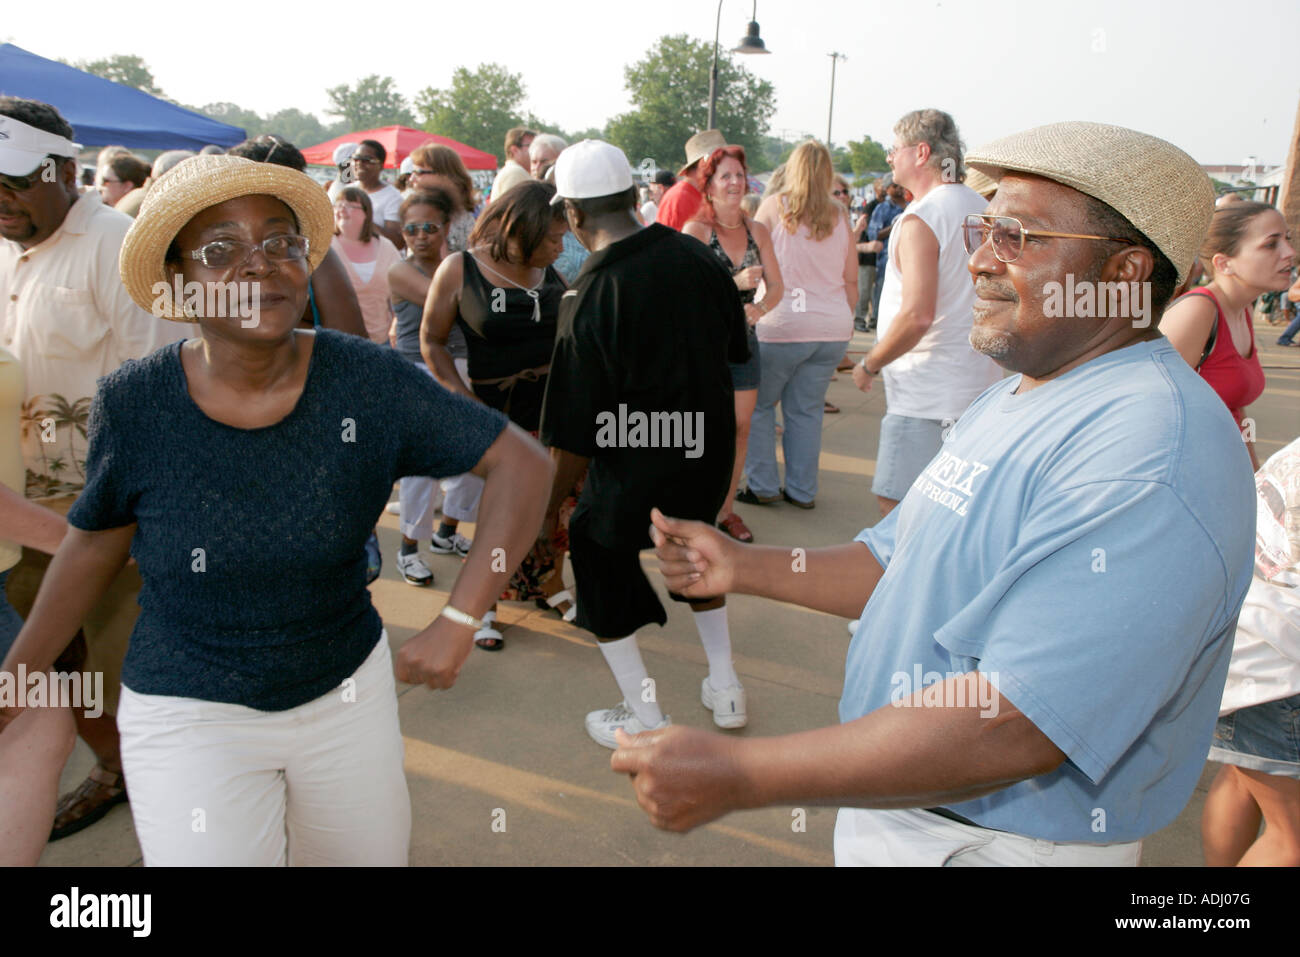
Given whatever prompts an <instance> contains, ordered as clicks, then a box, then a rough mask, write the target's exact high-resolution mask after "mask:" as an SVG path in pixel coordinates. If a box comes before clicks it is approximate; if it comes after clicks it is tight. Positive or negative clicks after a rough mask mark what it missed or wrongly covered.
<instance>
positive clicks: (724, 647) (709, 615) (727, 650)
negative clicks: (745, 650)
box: [695, 605, 740, 691]
mask: <svg viewBox="0 0 1300 957" xmlns="http://www.w3.org/2000/svg"><path fill="white" fill-rule="evenodd" d="M695 627H696V628H698V629H699V630H700V644H702V645H703V646H704V654H705V656H706V657H707V658H708V659H709V684H711V685H713V688H714V690H715V691H722V690H723V689H725V688H730V687H731V686H732V685H738V684H740V676H739V675H737V674H736V667H735V665H733V664H732V662H731V632H730V631H729V630H728V628H727V606H726V605H723V606H722V607H721V608H714V609H712V610H711V611H697V612H695Z"/></svg>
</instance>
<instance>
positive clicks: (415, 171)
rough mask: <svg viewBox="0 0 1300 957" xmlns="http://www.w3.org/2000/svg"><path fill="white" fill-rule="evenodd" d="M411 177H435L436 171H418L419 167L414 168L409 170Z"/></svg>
mask: <svg viewBox="0 0 1300 957" xmlns="http://www.w3.org/2000/svg"><path fill="white" fill-rule="evenodd" d="M411 175H412V176H437V175H438V172H437V170H431V169H420V168H419V167H416V168H415V169H413V170H411Z"/></svg>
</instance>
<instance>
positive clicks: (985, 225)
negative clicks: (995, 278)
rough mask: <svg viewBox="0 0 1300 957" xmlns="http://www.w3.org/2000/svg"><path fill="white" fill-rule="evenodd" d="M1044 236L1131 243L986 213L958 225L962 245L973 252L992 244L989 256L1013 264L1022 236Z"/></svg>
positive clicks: (968, 217) (1018, 253) (1126, 240)
mask: <svg viewBox="0 0 1300 957" xmlns="http://www.w3.org/2000/svg"><path fill="white" fill-rule="evenodd" d="M1027 236H1029V237H1033V238H1036V239H1038V238H1045V239H1097V240H1100V241H1102V242H1107V243H1131V242H1132V240H1130V239H1124V238H1122V237H1119V236H1091V235H1088V234H1086V233H1051V232H1047V231H1046V230H1042V229H1025V227H1024V224H1023V223H1021V222H1020V220H1018V219H1016V218H1015V217H1014V216H987V215H983V214H980V213H971V214H970V215H969V216H967V217H966V219H965V221H964V222H963V223H962V227H961V241H962V245H963V246H965V247H966V252H967V253H969V254H972V255H973V254H974V253H975V250H977V249H979V248H980V247H981V246H983V245H984V244H985V243H986V242H990V241H991V242H992V243H993V255H994V256H996V257H997V259H998V261H999V262H1004V263H1013V262H1015V261H1016V260H1017V259H1019V258H1020V255H1021V253H1023V252H1024V251H1025V237H1027Z"/></svg>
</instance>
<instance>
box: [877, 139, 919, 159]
mask: <svg viewBox="0 0 1300 957" xmlns="http://www.w3.org/2000/svg"><path fill="white" fill-rule="evenodd" d="M920 145H921V144H920V143H909V144H908V145H907V146H891V147H890V148H889V149H887V150H885V158H886V159H888V158H889V157H891V156H894V155H896V154H898V153H901V152H903V150H914V149H916V148H917V147H918V146H920Z"/></svg>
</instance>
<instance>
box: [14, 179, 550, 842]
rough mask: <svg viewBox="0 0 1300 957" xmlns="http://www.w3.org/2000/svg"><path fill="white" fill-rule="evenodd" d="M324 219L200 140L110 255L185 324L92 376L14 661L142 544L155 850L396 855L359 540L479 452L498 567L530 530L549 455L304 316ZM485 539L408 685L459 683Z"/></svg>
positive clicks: (59, 635) (138, 769)
mask: <svg viewBox="0 0 1300 957" xmlns="http://www.w3.org/2000/svg"><path fill="white" fill-rule="evenodd" d="M331 232H332V217H331V213H330V204H329V201H328V199H327V198H326V196H325V193H324V192H323V191H322V190H321V189H320V187H319V186H317V185H316V184H315V183H313V182H312V181H311V180H310V179H308V178H307V177H306V176H304V175H303V174H301V173H298V172H295V171H293V170H289V169H285V168H283V167H278V166H273V165H270V164H265V163H253V162H250V161H248V160H245V159H242V158H238V157H230V156H200V157H195V158H193V159H190V160H186V161H185V162H184V163H182V164H180V165H179V166H177V167H176V168H175V169H174V170H172V171H171V173H169V174H168V175H167V177H165V178H164V179H163V180H161V181H160V182H159V184H158V186H157V187H156V188H155V189H154V190H153V191H151V192H150V195H149V197H148V198H147V199H146V200H145V203H144V206H143V208H142V209H141V211H140V215H139V217H138V218H137V219H136V221H135V223H134V225H133V226H132V228H131V231H130V232H129V233H128V234H127V237H126V240H125V241H124V243H123V246H122V256H121V272H122V279H123V282H124V284H125V286H126V288H127V290H128V292H129V293H130V294H131V296H132V298H134V299H135V301H136V302H138V303H140V304H141V305H142V306H145V307H149V308H151V309H153V310H154V312H155V314H156V315H159V316H161V317H163V318H166V319H172V320H177V321H190V322H193V323H194V324H195V331H196V333H197V336H196V337H195V338H193V339H189V340H186V341H184V342H183V343H177V344H176V345H174V346H170V347H167V348H165V349H160V350H159V351H157V352H155V353H153V354H152V355H150V356H148V357H147V358H145V359H143V360H141V361H139V362H132V363H127V364H126V365H125V366H123V367H122V368H121V369H120V370H118V371H117V372H115V373H113V374H112V375H110V376H107V377H106V378H104V379H103V380H101V383H100V390H99V393H98V395H97V396H96V399H95V406H94V411H93V412H92V415H91V427H90V436H89V442H90V451H89V456H88V460H87V482H86V490H85V492H84V493H83V494H82V497H81V498H80V499H78V502H77V505H76V506H75V507H74V509H73V511H72V513H71V514H70V515H69V516H68V518H69V524H70V528H69V531H68V535H67V537H66V538H65V539H64V541H63V544H62V545H61V546H60V548H59V551H58V553H57V555H56V556H55V558H54V561H53V563H52V564H51V566H50V570H49V573H48V574H47V576H46V579H45V583H44V586H43V588H42V590H41V593H40V595H39V597H38V598H37V601H36V605H35V607H34V609H33V611H32V614H31V616H30V618H29V619H28V621H27V624H26V625H25V626H24V628H23V631H22V633H21V634H20V635H19V637H18V640H17V642H16V643H15V645H14V647H13V649H12V651H11V652H10V654H9V656H8V658H7V659H6V663H5V664H6V667H9V668H16V667H17V666H20V665H25V666H26V667H27V670H28V671H29V672H32V671H41V670H45V669H48V668H49V666H50V664H51V662H53V661H54V658H55V656H56V655H57V653H58V652H59V650H60V649H61V648H62V647H63V646H64V645H65V644H66V643H67V641H68V640H69V639H70V638H71V637H72V635H73V633H74V632H75V631H76V629H77V626H78V624H79V622H80V621H81V619H82V617H83V616H84V615H85V613H86V611H87V610H88V609H89V608H90V607H91V605H93V603H94V602H95V601H96V600H97V599H98V597H99V595H100V594H101V593H102V592H103V590H104V588H105V587H106V585H107V583H108V582H109V581H110V580H111V579H112V577H113V575H114V574H115V572H116V571H117V569H119V568H120V567H121V566H122V565H123V564H124V563H125V562H126V560H127V556H128V551H129V552H130V553H131V555H132V556H133V557H134V558H135V559H136V561H137V562H138V563H139V566H140V572H141V575H142V577H143V579H144V587H143V590H142V593H141V606H142V609H143V610H142V612H141V615H140V619H139V622H138V623H137V625H136V628H135V631H134V633H133V635H132V639H131V647H130V651H129V652H128V654H127V661H126V664H125V667H124V672H123V687H122V703H121V708H120V711H119V714H118V721H119V724H120V726H121V729H122V754H123V764H124V766H125V772H126V777H127V781H128V786H129V789H130V793H131V807H132V813H133V815H134V818H135V827H136V834H137V836H138V838H139V840H140V846H141V849H142V850H143V853H144V860H145V863H146V864H150V865H154V864H282V863H284V862H285V861H286V860H287V862H288V863H290V864H404V863H405V862H406V856H407V848H408V844H409V839H410V799H409V796H408V794H407V789H406V782H405V777H404V775H403V771H402V759H403V748H402V738H401V733H400V731H399V728H398V721H397V707H396V702H395V697H394V686H393V672H392V666H391V663H390V655H389V648H388V642H387V641H386V640H385V634H384V632H383V631H382V626H381V622H380V620H379V616H378V615H377V614H376V613H375V610H374V608H373V607H372V605H371V603H370V595H369V592H368V591H367V590H366V587H365V571H366V558H365V554H364V543H365V540H366V536H367V535H368V534H369V533H370V530H371V528H373V527H374V524H375V521H376V519H377V518H378V516H379V514H380V512H381V511H382V509H383V507H384V503H385V502H386V501H387V500H388V497H389V494H390V492H391V489H392V484H393V482H394V480H395V479H396V478H397V477H399V476H402V475H430V476H434V477H437V476H443V475H449V474H456V473H460V472H464V471H466V470H469V469H471V468H472V469H473V470H474V471H475V472H476V473H478V474H480V475H482V476H483V477H484V478H485V479H486V486H485V490H484V500H485V504H490V505H491V506H492V507H491V508H488V509H487V511H486V515H487V518H486V520H485V521H484V522H483V523H482V525H481V526H480V533H481V535H482V537H483V538H484V539H486V541H488V542H491V543H493V544H494V545H495V546H498V547H503V548H504V549H505V555H506V556H507V561H506V563H505V564H509V563H510V562H511V561H512V560H513V561H514V562H515V563H517V562H518V557H519V556H522V555H523V554H525V553H526V552H527V551H528V548H529V546H531V544H532V542H533V539H534V538H535V537H536V534H537V528H538V526H539V525H540V523H541V515H542V510H543V505H544V500H545V496H546V494H547V492H548V491H549V482H550V472H549V469H548V462H547V458H546V456H545V454H544V452H543V451H542V450H541V449H540V448H539V447H538V446H537V445H536V443H534V442H532V440H530V439H529V438H528V437H527V436H525V435H524V434H522V433H521V432H520V431H519V430H518V429H517V428H515V427H513V426H511V425H509V424H508V423H507V422H506V419H505V417H504V416H502V415H500V414H499V413H497V412H495V411H493V410H491V409H487V408H485V407H484V406H482V405H480V404H478V403H474V402H470V401H468V400H466V399H464V398H463V397H460V396H455V395H452V394H450V393H448V392H447V391H446V390H444V389H442V388H440V387H439V386H437V385H436V384H435V383H433V382H432V381H431V380H430V379H429V377H428V376H427V375H424V374H422V373H421V372H420V370H418V369H415V368H414V367H413V366H412V365H411V363H410V362H409V361H407V360H405V359H403V358H402V357H401V356H399V355H397V354H396V353H394V352H392V351H391V350H389V349H384V348H382V347H379V346H376V345H374V344H372V343H369V342H365V341H362V340H360V339H358V338H356V337H353V336H346V335H342V334H338V333H332V332H329V331H327V330H322V331H319V332H312V331H310V330H303V329H299V328H297V327H298V319H299V317H300V316H301V315H302V310H303V306H304V304H305V302H306V298H307V286H308V281H309V278H310V275H311V271H312V269H313V268H314V267H315V266H316V265H318V264H319V263H320V261H321V259H322V258H323V257H324V255H325V252H326V250H327V249H328V248H329V240H330V234H331ZM491 551H492V550H491V549H476V550H474V551H472V552H471V553H470V555H469V557H468V559H467V561H466V564H465V567H464V568H463V570H462V572H461V575H460V577H459V579H458V580H457V582H456V584H455V585H454V587H453V588H452V592H451V596H450V601H449V603H448V604H447V606H445V607H444V608H443V609H442V611H441V613H440V614H439V616H438V617H437V618H435V619H434V621H433V623H432V624H430V625H429V626H428V627H427V628H426V629H424V630H423V631H422V632H420V633H419V634H418V635H416V636H415V637H413V638H412V639H410V640H409V641H408V642H407V643H406V644H405V645H404V646H403V648H402V649H401V651H400V653H399V654H398V658H397V675H398V677H399V678H401V679H402V680H408V681H419V682H424V683H427V684H429V685H430V686H432V687H449V686H450V685H451V684H452V683H453V682H454V681H455V679H456V675H457V673H458V672H459V670H460V667H461V665H462V663H463V662H464V660H465V657H466V656H467V655H468V653H469V650H470V648H471V636H472V635H473V633H474V630H475V628H477V627H479V626H480V625H481V622H480V621H479V620H478V618H476V617H475V616H476V615H481V614H482V613H483V611H484V610H485V609H486V608H487V607H488V605H489V604H490V603H491V601H492V599H493V598H494V597H495V596H496V594H497V593H498V592H499V591H500V589H501V587H502V586H503V585H504V583H505V579H506V577H507V576H508V574H509V569H506V570H505V571H504V572H502V571H500V570H499V569H501V568H502V566H503V563H501V562H500V561H497V562H495V563H494V561H493V555H492V554H491ZM498 557H499V553H498ZM494 566H495V568H496V569H498V570H494ZM512 567H513V566H512ZM12 717H13V714H12V713H0V722H2V721H7V720H9V719H11V718H12Z"/></svg>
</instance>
